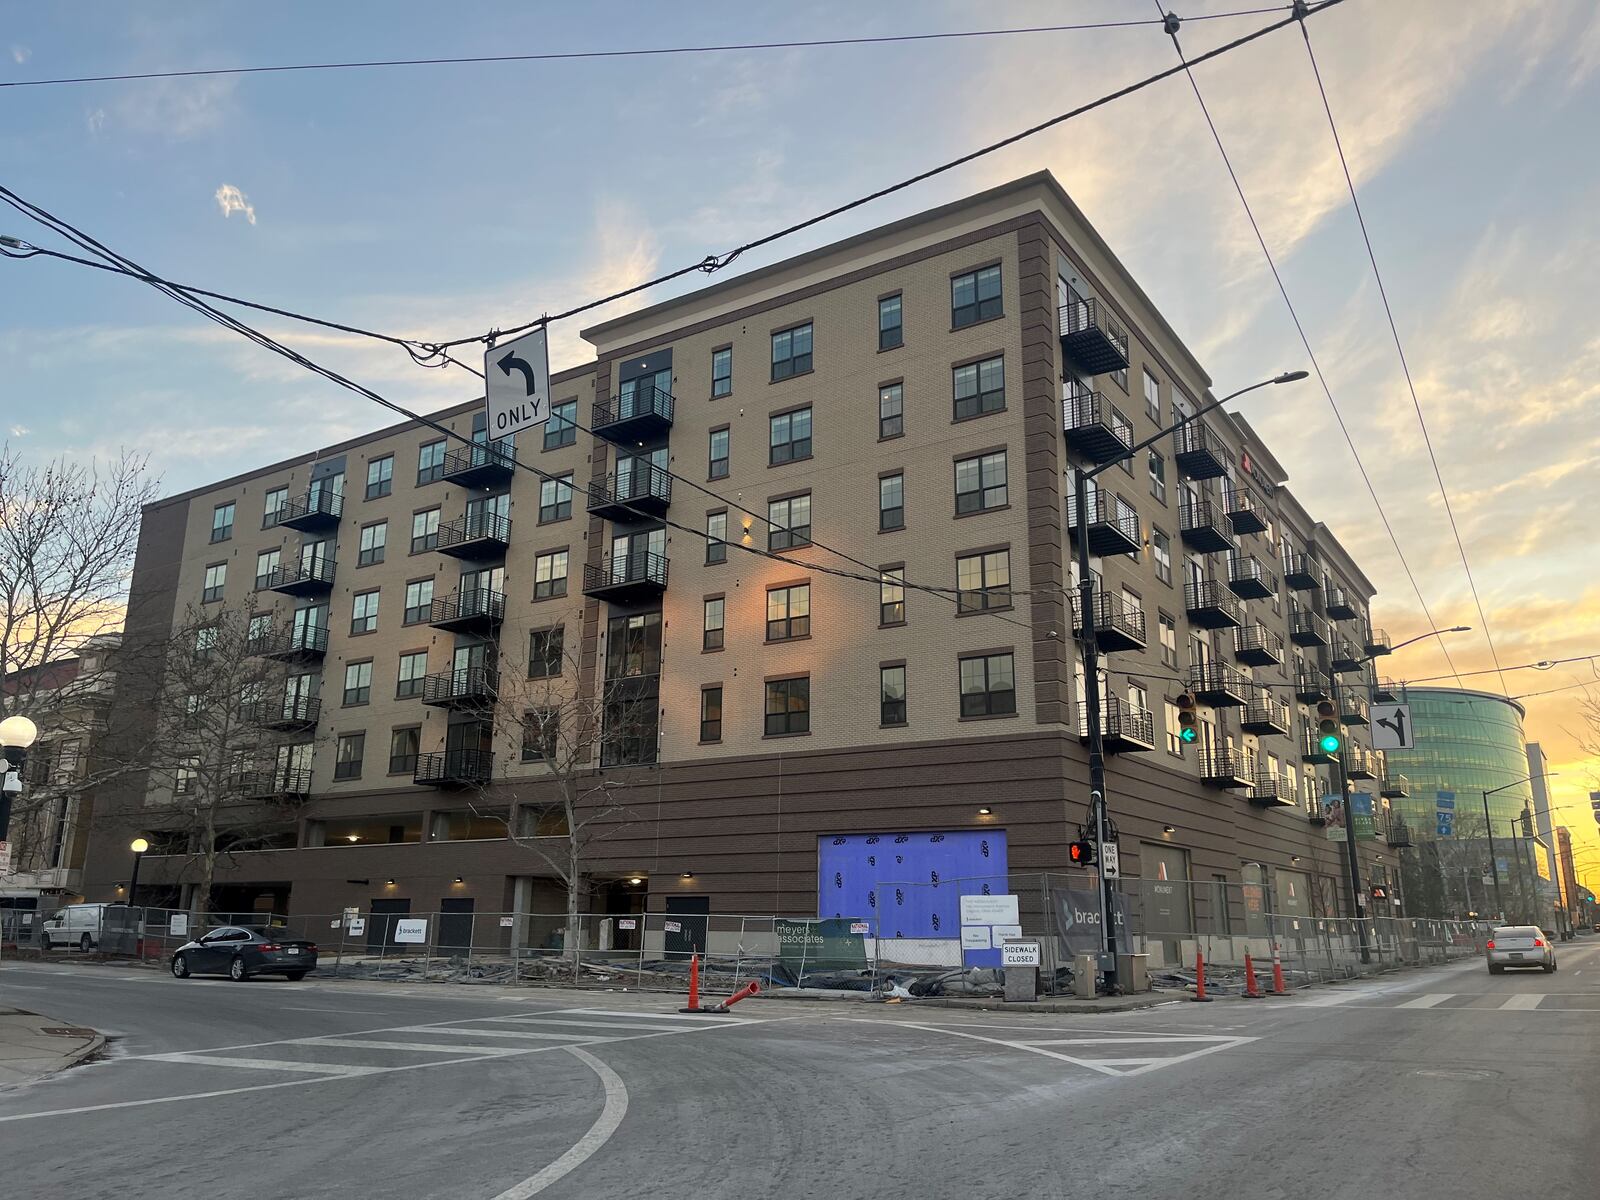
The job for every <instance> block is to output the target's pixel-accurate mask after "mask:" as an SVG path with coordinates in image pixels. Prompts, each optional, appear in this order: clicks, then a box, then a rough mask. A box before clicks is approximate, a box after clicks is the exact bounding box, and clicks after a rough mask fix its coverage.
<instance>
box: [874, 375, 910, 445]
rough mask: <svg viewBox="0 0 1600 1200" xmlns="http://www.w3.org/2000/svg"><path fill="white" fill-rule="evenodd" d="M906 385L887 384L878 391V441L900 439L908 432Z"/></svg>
mask: <svg viewBox="0 0 1600 1200" xmlns="http://www.w3.org/2000/svg"><path fill="white" fill-rule="evenodd" d="M905 410H906V394H905V385H904V384H899V383H886V384H884V385H883V386H882V387H880V388H879V389H878V440H879V441H880V442H881V441H883V440H885V439H886V438H895V437H899V436H900V435H901V434H902V433H904V432H905V431H906V417H905Z"/></svg>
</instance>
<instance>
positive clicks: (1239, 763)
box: [1200, 750, 1251, 788]
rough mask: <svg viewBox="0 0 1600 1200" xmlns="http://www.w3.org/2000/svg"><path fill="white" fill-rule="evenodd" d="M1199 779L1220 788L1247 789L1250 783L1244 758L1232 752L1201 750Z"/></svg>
mask: <svg viewBox="0 0 1600 1200" xmlns="http://www.w3.org/2000/svg"><path fill="white" fill-rule="evenodd" d="M1200 778H1201V780H1202V781H1203V782H1205V783H1209V784H1211V785H1212V786H1213V787H1220V788H1247V787H1249V786H1250V783H1251V777H1250V773H1249V771H1248V770H1247V769H1246V764H1245V761H1244V756H1243V755H1241V754H1239V753H1237V752H1235V751H1232V750H1202V751H1201V752H1200Z"/></svg>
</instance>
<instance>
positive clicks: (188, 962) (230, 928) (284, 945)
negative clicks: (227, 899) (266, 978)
mask: <svg viewBox="0 0 1600 1200" xmlns="http://www.w3.org/2000/svg"><path fill="white" fill-rule="evenodd" d="M286 933H287V930H277V929H272V928H267V929H246V928H244V927H243V926H240V925H223V926H221V927H219V928H217V929H213V930H211V931H210V932H209V933H207V934H205V935H204V936H203V937H201V938H199V939H198V940H197V941H193V942H186V943H184V944H183V945H182V946H179V947H178V948H177V950H175V951H173V954H172V973H173V975H175V976H177V977H178V978H179V979H187V978H189V976H191V975H226V976H227V977H228V978H229V979H233V980H235V981H237V982H239V983H243V982H244V981H245V980H247V979H249V978H251V977H252V976H255V975H287V976H288V977H289V978H290V979H304V978H305V977H306V972H307V971H315V970H316V969H317V947H316V943H314V942H308V941H306V940H305V939H304V938H297V937H287V936H283V935H284V934H286Z"/></svg>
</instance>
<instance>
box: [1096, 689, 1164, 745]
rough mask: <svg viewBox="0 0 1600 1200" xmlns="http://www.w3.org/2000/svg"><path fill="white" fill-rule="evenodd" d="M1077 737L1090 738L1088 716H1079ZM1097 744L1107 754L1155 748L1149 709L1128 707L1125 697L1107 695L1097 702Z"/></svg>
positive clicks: (1153, 723) (1153, 729) (1153, 730)
mask: <svg viewBox="0 0 1600 1200" xmlns="http://www.w3.org/2000/svg"><path fill="white" fill-rule="evenodd" d="M1078 738H1079V740H1080V741H1083V742H1087V741H1088V740H1089V718H1088V715H1087V714H1086V713H1080V715H1079V717H1078ZM1100 745H1101V749H1103V750H1104V751H1105V752H1106V753H1107V754H1128V753H1142V752H1149V751H1151V750H1154V749H1155V748H1156V743H1155V720H1154V718H1153V717H1152V716H1151V715H1150V710H1149V709H1144V708H1130V707H1129V706H1128V703H1127V702H1126V701H1125V700H1120V699H1118V698H1117V697H1115V696H1107V697H1106V698H1105V699H1104V700H1103V701H1102V702H1101V705H1100Z"/></svg>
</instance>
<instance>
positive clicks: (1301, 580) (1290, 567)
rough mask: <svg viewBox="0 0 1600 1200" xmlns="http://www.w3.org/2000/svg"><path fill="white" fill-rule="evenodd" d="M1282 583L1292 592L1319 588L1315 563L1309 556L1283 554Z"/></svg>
mask: <svg viewBox="0 0 1600 1200" xmlns="http://www.w3.org/2000/svg"><path fill="white" fill-rule="evenodd" d="M1283 581H1284V582H1285V583H1286V584H1288V585H1289V587H1290V588H1291V589H1292V590H1293V591H1297V592H1306V591H1311V590H1312V589H1314V588H1317V587H1320V586H1322V585H1321V582H1320V581H1319V579H1318V577H1317V562H1316V559H1314V558H1312V557H1311V556H1310V555H1309V554H1301V553H1299V552H1296V553H1294V554H1285V555H1284V556H1283Z"/></svg>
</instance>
